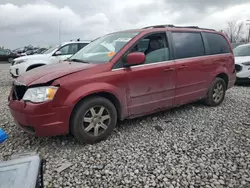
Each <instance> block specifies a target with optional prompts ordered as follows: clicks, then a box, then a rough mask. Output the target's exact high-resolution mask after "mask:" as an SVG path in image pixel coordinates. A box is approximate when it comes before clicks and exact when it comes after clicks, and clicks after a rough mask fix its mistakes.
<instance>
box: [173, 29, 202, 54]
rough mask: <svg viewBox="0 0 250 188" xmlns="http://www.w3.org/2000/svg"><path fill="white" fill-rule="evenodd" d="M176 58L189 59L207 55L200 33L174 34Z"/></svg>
mask: <svg viewBox="0 0 250 188" xmlns="http://www.w3.org/2000/svg"><path fill="white" fill-rule="evenodd" d="M172 36H173V42H174V49H175V58H176V59H182V58H189V57H197V56H203V55H205V48H204V44H203V40H202V36H201V34H200V33H199V32H193V33H191V32H172Z"/></svg>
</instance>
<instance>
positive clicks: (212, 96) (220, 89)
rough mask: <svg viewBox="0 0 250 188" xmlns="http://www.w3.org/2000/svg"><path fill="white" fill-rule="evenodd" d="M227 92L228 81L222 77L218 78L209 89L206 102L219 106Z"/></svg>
mask: <svg viewBox="0 0 250 188" xmlns="http://www.w3.org/2000/svg"><path fill="white" fill-rule="evenodd" d="M225 94H226V83H225V81H224V80H223V79H222V78H216V79H215V80H214V82H213V83H212V85H211V87H210V88H209V90H208V94H207V98H206V99H205V103H206V104H207V105H209V106H218V105H220V104H221V103H222V101H223V100H224V98H225Z"/></svg>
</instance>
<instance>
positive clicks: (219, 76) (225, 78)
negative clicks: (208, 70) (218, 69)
mask: <svg viewBox="0 0 250 188" xmlns="http://www.w3.org/2000/svg"><path fill="white" fill-rule="evenodd" d="M216 77H217V78H221V79H223V80H224V81H225V83H226V86H227V87H228V75H227V74H226V73H220V74H218V75H217V76H216Z"/></svg>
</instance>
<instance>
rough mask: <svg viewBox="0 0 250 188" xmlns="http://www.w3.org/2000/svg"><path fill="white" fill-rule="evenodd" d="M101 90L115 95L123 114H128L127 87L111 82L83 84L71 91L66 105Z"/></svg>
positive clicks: (75, 102)
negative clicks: (117, 85)
mask: <svg viewBox="0 0 250 188" xmlns="http://www.w3.org/2000/svg"><path fill="white" fill-rule="evenodd" d="M100 92H106V93H110V94H112V95H114V96H115V97H116V98H117V99H118V101H119V102H120V105H121V111H122V113H121V114H123V115H126V114H127V109H126V106H127V105H126V104H127V101H126V95H125V93H126V89H125V88H122V89H121V88H118V87H116V86H114V85H111V84H109V83H90V84H86V85H83V86H80V87H78V88H77V89H75V90H74V91H71V92H70V95H69V96H68V97H67V98H66V100H65V102H64V105H66V106H71V105H72V104H73V105H76V104H77V103H78V102H79V101H80V100H81V99H83V98H84V97H87V96H89V95H92V94H98V93H100Z"/></svg>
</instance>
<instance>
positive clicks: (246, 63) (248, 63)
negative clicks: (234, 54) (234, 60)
mask: <svg viewBox="0 0 250 188" xmlns="http://www.w3.org/2000/svg"><path fill="white" fill-rule="evenodd" d="M242 64H243V65H246V66H250V61H249V62H245V63H242Z"/></svg>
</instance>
